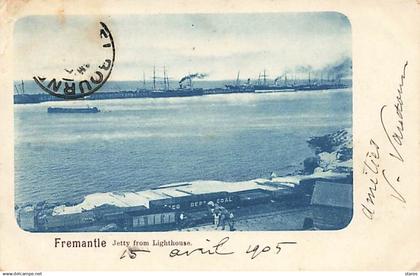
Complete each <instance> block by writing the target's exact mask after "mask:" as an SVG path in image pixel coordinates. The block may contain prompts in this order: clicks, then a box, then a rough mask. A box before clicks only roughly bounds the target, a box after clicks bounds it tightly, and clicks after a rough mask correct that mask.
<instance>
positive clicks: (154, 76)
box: [153, 66, 156, 91]
mask: <svg viewBox="0 0 420 276" xmlns="http://www.w3.org/2000/svg"><path fill="white" fill-rule="evenodd" d="M155 90H156V67H155V66H153V91H155Z"/></svg>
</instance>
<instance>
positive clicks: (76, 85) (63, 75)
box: [33, 22, 115, 99]
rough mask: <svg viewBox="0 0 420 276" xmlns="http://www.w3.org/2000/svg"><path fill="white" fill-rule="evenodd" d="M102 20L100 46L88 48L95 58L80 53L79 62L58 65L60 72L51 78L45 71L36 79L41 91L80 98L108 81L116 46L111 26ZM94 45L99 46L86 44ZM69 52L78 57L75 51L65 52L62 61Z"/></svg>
mask: <svg viewBox="0 0 420 276" xmlns="http://www.w3.org/2000/svg"><path fill="white" fill-rule="evenodd" d="M99 23H100V29H99V31H98V32H97V34H98V38H99V39H97V38H94V39H93V41H94V42H95V43H96V44H98V45H97V47H95V48H94V49H89V51H94V53H95V54H94V55H92V56H94V58H93V59H94V60H90V61H87V60H88V59H86V57H85V56H83V55H80V63H79V64H78V65H76V63H73V64H69V67H67V66H68V65H65V66H66V67H65V68H60V66H59V65H58V64H57V70H60V71H58V73H57V75H56V76H54V77H51V78H49V77H47V76H44V75H42V74H40V75H37V76H34V77H33V79H34V81H35V82H36V83H37V84H38V85H39V86H40V87H41V88H42V90H44V91H46V92H48V93H49V94H51V95H53V96H56V97H59V98H64V99H77V98H83V97H85V96H88V95H90V94H92V93H94V92H95V91H97V90H98V89H99V88H101V87H102V85H103V84H104V83H105V82H106V81H107V80H108V78H109V76H110V75H111V72H112V68H113V66H114V60H115V45H114V40H113V38H112V35H111V32H110V31H109V29H108V27H107V26H106V25H105V23H103V22H99ZM92 46H96V45H91V44H88V45H87V47H92ZM92 48H93V47H92ZM70 55H71V56H72V57H73V56H76V58H77V59H79V56H78V55H77V54H76V53H69V54H68V55H64V57H63V59H62V60H66V57H67V56H70ZM83 59H84V60H83ZM54 65H55V64H54Z"/></svg>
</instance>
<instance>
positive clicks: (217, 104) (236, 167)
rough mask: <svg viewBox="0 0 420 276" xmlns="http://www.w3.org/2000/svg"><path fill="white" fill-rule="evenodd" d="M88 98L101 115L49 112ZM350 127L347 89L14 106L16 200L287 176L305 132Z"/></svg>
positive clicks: (303, 146)
mask: <svg viewBox="0 0 420 276" xmlns="http://www.w3.org/2000/svg"><path fill="white" fill-rule="evenodd" d="M87 105H89V106H96V107H98V108H99V109H100V110H101V112H100V113H96V114H48V113H47V108H48V107H49V106H54V107H56V106H66V107H67V106H75V107H76V106H77V107H86V106H87ZM351 127H352V92H351V89H340V90H327V91H306V92H283V93H266V94H255V93H247V94H245V93H244V94H229V95H209V96H197V97H189V98H160V99H115V100H97V101H71V102H54V103H51V102H50V103H48V102H45V103H41V104H26V105H15V185H16V187H15V200H16V204H18V205H21V204H26V203H34V202H40V201H44V200H46V201H48V202H60V203H64V202H74V201H80V200H82V199H83V198H84V196H86V195H88V194H92V193H97V192H112V191H113V192H125V191H140V190H143V189H147V188H151V187H157V186H160V185H163V184H169V183H176V182H183V181H193V180H221V181H242V180H250V179H255V178H259V177H268V176H269V175H270V173H271V172H272V171H274V172H276V173H277V174H278V175H284V174H288V173H291V172H293V171H295V170H297V169H301V168H302V163H303V160H304V159H305V158H306V157H308V156H313V155H314V153H313V152H312V151H311V149H310V148H309V147H308V144H307V142H306V141H307V139H308V138H309V137H311V136H317V135H324V134H328V133H331V132H334V131H337V130H339V129H342V128H351Z"/></svg>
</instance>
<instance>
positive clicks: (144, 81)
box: [143, 71, 146, 89]
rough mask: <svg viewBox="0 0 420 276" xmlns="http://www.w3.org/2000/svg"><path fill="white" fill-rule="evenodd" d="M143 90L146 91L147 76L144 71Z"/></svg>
mask: <svg viewBox="0 0 420 276" xmlns="http://www.w3.org/2000/svg"><path fill="white" fill-rule="evenodd" d="M143 89H146V74H145V73H144V71H143Z"/></svg>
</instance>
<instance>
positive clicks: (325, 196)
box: [311, 181, 353, 208]
mask: <svg viewBox="0 0 420 276" xmlns="http://www.w3.org/2000/svg"><path fill="white" fill-rule="evenodd" d="M311 204H312V205H322V206H331V207H344V208H352V207H353V185H350V184H342V183H337V182H324V181H317V182H315V186H314V191H313V194H312V198H311Z"/></svg>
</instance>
